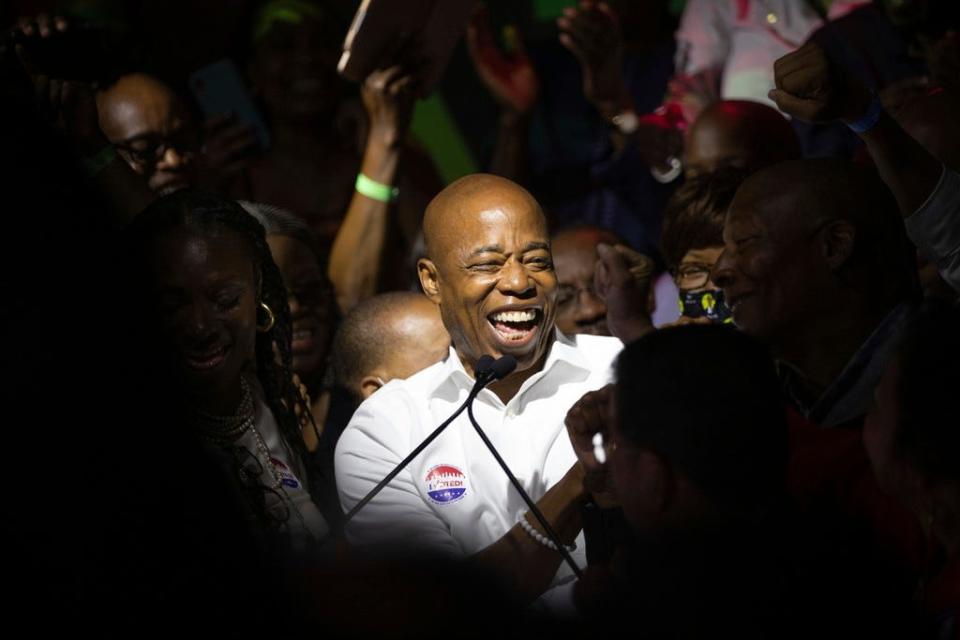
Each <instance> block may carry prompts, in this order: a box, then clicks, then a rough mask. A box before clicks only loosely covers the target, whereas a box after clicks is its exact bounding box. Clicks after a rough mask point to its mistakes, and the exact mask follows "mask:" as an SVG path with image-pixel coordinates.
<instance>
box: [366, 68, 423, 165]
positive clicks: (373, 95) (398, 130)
mask: <svg viewBox="0 0 960 640" xmlns="http://www.w3.org/2000/svg"><path fill="white" fill-rule="evenodd" d="M408 68H409V67H408V66H407V65H402V64H397V65H394V66H392V67H389V68H387V69H378V70H377V71H374V72H373V73H371V74H370V75H369V76H367V79H366V80H364V82H363V87H362V90H361V93H362V96H363V106H364V108H366V110H367V116H368V117H369V118H370V133H369V136H373V138H372V139H373V140H375V141H377V142H381V143H383V144H384V145H386V146H388V147H396V146H398V145H399V144H400V143H401V142H402V141H403V137H404V136H405V135H406V132H407V128H408V127H409V126H410V118H411V116H412V115H413V105H414V102H415V101H416V94H417V92H416V90H417V77H416V75H414V74H413V73H411V72H410V71H409V70H408Z"/></svg>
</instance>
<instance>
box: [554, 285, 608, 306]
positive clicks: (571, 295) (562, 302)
mask: <svg viewBox="0 0 960 640" xmlns="http://www.w3.org/2000/svg"><path fill="white" fill-rule="evenodd" d="M584 292H586V293H589V294H590V295H591V296H593V297H594V298H599V297H600V296H599V295H598V294H597V292H596V291H594V289H593V285H589V286H586V287H575V286H573V285H572V284H562V285H560V287H559V292H558V294H557V306H558V307H565V306H567V305H570V304H572V303H573V302H575V301H576V300H578V299H579V298H580V294H582V293H584Z"/></svg>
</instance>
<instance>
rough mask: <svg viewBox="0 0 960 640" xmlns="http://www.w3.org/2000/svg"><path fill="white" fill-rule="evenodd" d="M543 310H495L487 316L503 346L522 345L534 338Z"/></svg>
mask: <svg viewBox="0 0 960 640" xmlns="http://www.w3.org/2000/svg"><path fill="white" fill-rule="evenodd" d="M542 317H543V312H542V311H541V310H540V309H520V310H515V311H496V312H494V313H491V314H490V315H489V316H487V320H488V321H489V322H490V325H491V326H492V327H493V331H494V333H495V334H496V335H497V338H498V341H499V342H500V344H502V345H503V346H505V347H523V346H526V345H528V344H530V342H531V341H532V340H533V339H534V337H535V336H536V335H537V329H538V328H539V326H540V320H541V318H542Z"/></svg>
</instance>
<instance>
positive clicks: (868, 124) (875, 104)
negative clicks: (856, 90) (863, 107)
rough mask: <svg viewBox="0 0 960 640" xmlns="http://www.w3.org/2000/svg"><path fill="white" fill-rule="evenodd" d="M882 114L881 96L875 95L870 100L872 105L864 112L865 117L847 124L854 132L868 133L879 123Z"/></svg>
mask: <svg viewBox="0 0 960 640" xmlns="http://www.w3.org/2000/svg"><path fill="white" fill-rule="evenodd" d="M881 114H883V105H882V104H881V103H880V98H878V97H877V96H873V100H871V101H870V106H869V107H867V112H866V113H865V114H863V117H861V118H860V119H859V120H856V121H854V122H849V123H847V126H848V127H850V129H851V130H852V131H853V132H854V133H857V134H863V133H866V132H867V131H870V129H873V128H874V127H875V126H877V123H878V122H880V116H881Z"/></svg>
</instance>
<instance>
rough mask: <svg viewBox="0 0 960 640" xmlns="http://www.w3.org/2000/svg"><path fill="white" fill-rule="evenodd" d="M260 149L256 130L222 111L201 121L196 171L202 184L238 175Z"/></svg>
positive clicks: (210, 183) (229, 178) (211, 183)
mask: <svg viewBox="0 0 960 640" xmlns="http://www.w3.org/2000/svg"><path fill="white" fill-rule="evenodd" d="M259 150H260V143H259V141H258V139H257V136H256V133H254V131H253V130H252V129H251V128H250V127H249V126H247V125H245V124H243V123H241V122H238V121H237V117H236V115H234V114H230V113H224V114H220V115H217V116H213V117H211V118H208V119H207V120H206V122H204V123H203V147H202V148H201V153H200V163H199V164H200V166H199V171H200V175H201V181H202V182H203V183H204V184H209V185H216V184H217V183H218V182H220V181H229V180H231V179H233V178H236V177H237V176H239V175H240V174H241V173H242V172H243V170H244V169H245V168H246V167H247V165H248V164H249V163H250V161H251V160H252V159H253V157H254V156H255V155H256V154H257V152H258V151H259Z"/></svg>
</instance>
